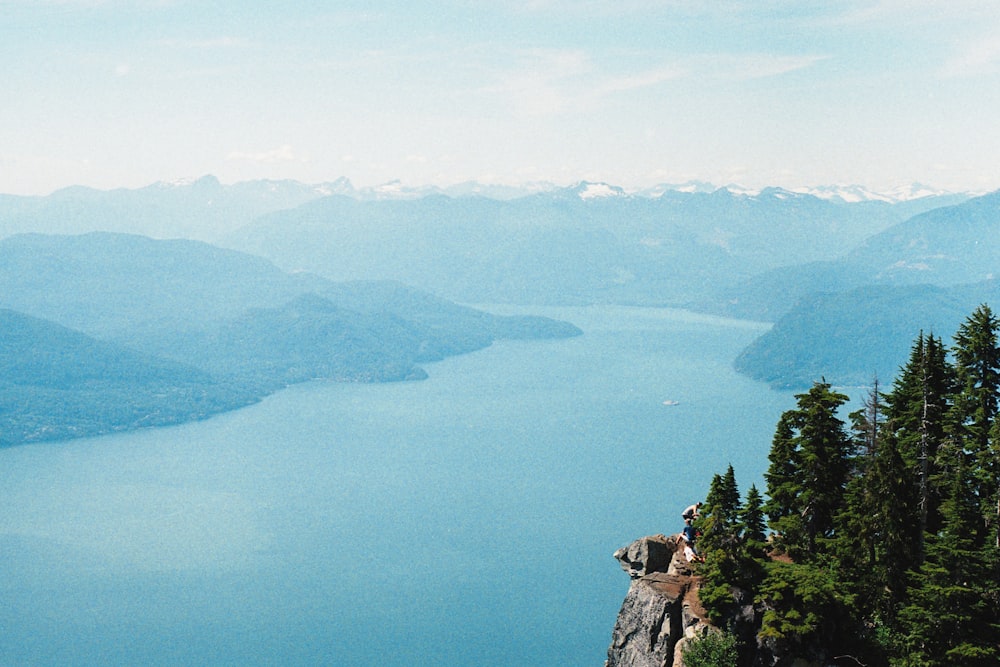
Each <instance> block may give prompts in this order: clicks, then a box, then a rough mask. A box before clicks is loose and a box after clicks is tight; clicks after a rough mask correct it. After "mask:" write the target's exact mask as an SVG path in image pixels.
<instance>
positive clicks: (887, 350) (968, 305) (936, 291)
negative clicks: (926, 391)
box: [727, 192, 1000, 387]
mask: <svg viewBox="0 0 1000 667" xmlns="http://www.w3.org/2000/svg"><path fill="white" fill-rule="evenodd" d="M998 276H1000V192H996V193H991V194H988V195H984V196H982V197H976V198H974V199H970V200H968V201H966V202H963V203H961V204H957V205H955V206H947V207H942V208H939V209H934V210H932V211H927V212H925V213H922V214H920V215H917V216H914V217H912V218H910V219H908V220H906V221H904V222H901V223H899V224H898V225H894V226H892V227H889V228H887V229H885V230H883V231H882V232H880V233H878V234H875V235H873V236H872V237H870V238H868V239H867V240H866V241H865V242H864V243H862V244H861V245H859V246H858V247H857V248H855V249H854V250H853V251H851V252H849V253H847V254H846V255H845V256H843V257H841V258H840V259H838V260H834V261H829V262H822V263H814V264H803V265H798V266H793V267H789V268H787V269H785V270H783V271H772V272H769V273H767V274H763V275H761V276H756V277H755V278H754V279H753V280H752V281H751V283H750V284H749V285H747V286H744V288H743V290H742V292H740V293H739V294H738V296H736V298H734V299H733V300H732V301H731V304H730V307H729V308H728V311H727V312H728V313H729V314H740V315H744V316H746V315H752V314H757V315H765V316H767V317H773V318H774V319H776V320H777V321H776V323H775V325H774V327H773V328H772V329H771V331H770V332H768V333H767V334H765V335H764V336H762V337H761V338H759V339H758V340H757V341H755V342H754V343H753V344H751V345H750V346H749V347H748V348H747V349H746V350H745V351H744V352H743V353H742V355H741V356H740V358H739V359H738V360H737V362H736V364H737V368H738V369H739V370H741V371H742V372H744V373H746V374H748V375H750V376H751V377H754V378H756V379H760V380H764V381H767V382H770V383H772V384H775V385H778V386H791V387H804V386H807V385H808V384H810V383H811V382H812V381H814V380H816V379H817V378H818V377H820V376H821V375H825V376H826V378H827V379H828V380H830V381H832V382H836V383H842V384H847V385H857V384H865V383H868V382H870V381H871V380H872V378H874V377H875V376H878V377H883V378H884V377H892V376H893V375H894V374H895V373H896V371H897V369H898V367H899V366H901V365H902V364H903V363H904V362H905V360H906V354H907V352H908V350H909V345H910V343H911V341H912V340H913V339H914V338H915V337H916V336H917V334H918V333H919V332H920V331H921V330H923V331H924V332H925V333H930V332H933V333H934V334H936V335H938V336H941V337H943V338H944V339H946V340H948V339H950V337H951V335H952V334H953V333H954V331H955V330H956V328H957V326H958V325H959V324H960V322H961V321H962V319H963V318H964V317H965V316H966V315H967V314H968V313H969V312H971V311H972V310H974V309H975V307H976V306H977V305H979V304H980V303H989V304H992V305H993V307H994V308H998V307H1000V287H998V285H1000V283H998V281H997V277H998ZM741 300H742V302H741Z"/></svg>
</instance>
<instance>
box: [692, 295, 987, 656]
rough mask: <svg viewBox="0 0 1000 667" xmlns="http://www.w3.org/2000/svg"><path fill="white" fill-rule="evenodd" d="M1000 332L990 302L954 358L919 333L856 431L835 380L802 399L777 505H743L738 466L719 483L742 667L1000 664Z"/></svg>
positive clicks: (718, 534)
mask: <svg viewBox="0 0 1000 667" xmlns="http://www.w3.org/2000/svg"><path fill="white" fill-rule="evenodd" d="M998 328H1000V320H998V317H997V315H996V314H995V313H994V312H993V311H992V310H991V309H990V308H989V307H988V306H987V305H985V304H984V305H980V306H979V307H978V308H976V309H975V311H974V312H972V314H970V315H969V316H968V317H967V318H966V319H965V320H964V322H963V323H962V324H961V325H960V326H959V328H958V330H957V332H956V333H955V335H954V337H953V339H952V340H951V341H950V345H948V344H946V343H945V342H944V341H942V339H941V338H940V337H937V336H935V335H934V333H933V332H920V333H919V335H917V337H916V339H915V340H914V341H913V344H912V348H911V351H910V355H909V359H908V361H907V362H906V363H905V364H904V365H903V367H901V368H900V369H899V371H898V374H897V375H896V377H895V378H894V379H893V380H892V382H891V385H888V386H884V385H882V384H880V382H879V380H878V379H874V381H873V383H872V387H871V388H870V390H868V392H867V394H866V397H865V399H864V400H863V402H862V405H861V406H860V409H858V410H856V411H854V412H852V413H851V414H850V415H849V416H848V417H847V419H846V420H844V419H841V417H840V416H839V415H840V413H841V412H842V410H841V408H843V407H844V406H845V404H847V403H848V400H849V399H848V397H847V396H846V395H844V394H842V393H839V392H838V391H836V390H835V389H834V388H833V387H832V386H831V385H830V384H829V383H827V382H826V381H825V380H821V381H818V382H815V383H814V384H813V386H812V387H811V388H810V389H809V390H808V391H806V392H804V393H801V394H798V395H797V396H796V401H797V402H796V406H795V408H794V409H791V410H788V411H786V412H785V413H784V414H783V415H782V416H781V418H780V420H779V422H778V424H777V426H776V428H775V433H774V438H773V441H772V445H771V449H770V454H769V457H768V458H769V466H768V468H767V472H766V473H765V475H764V479H765V483H766V490H765V492H764V493H763V494H762V493H761V492H760V490H758V489H757V487H756V486H755V485H753V486H751V487H750V488H749V489H748V490H747V491H746V493H745V494H743V495H742V496H741V494H740V491H739V489H738V486H737V482H736V479H735V476H734V474H733V469H732V466H730V467H729V469H728V470H727V471H726V472H725V473H724V474H717V475H715V476H714V477H713V478H712V482H711V485H710V487H709V489H708V494H707V497H706V499H705V503H704V506H703V508H702V512H701V516H700V517H699V518H698V519H697V521H696V525H697V527H698V528H699V529H700V531H701V533H702V534H701V536H700V537H698V540H697V545H698V550H699V552H700V553H701V555H702V556H703V557H704V558H705V562H704V563H703V564H701V565H700V567H699V572H698V574H700V575H701V576H702V587H701V592H700V594H701V600H702V603H703V604H704V606H705V607H706V609H707V610H708V612H709V615H710V618H711V620H712V621H713V623H715V624H716V625H718V626H719V627H721V628H723V629H724V630H725V632H726V635H725V637H726V640H727V641H730V642H733V641H735V644H736V647H737V649H738V651H739V654H740V664H745V665H751V664H754V662H755V660H756V658H757V655H756V654H757V652H758V651H760V647H762V646H769V647H770V649H771V650H772V651H774V652H782V653H785V652H786V651H788V650H789V649H790V650H791V651H794V653H795V654H798V655H800V656H810V657H812V658H814V659H815V660H817V661H821V664H858V665H868V666H875V665H885V666H892V667H938V666H941V667H943V666H945V665H949V666H954V665H968V666H976V665H983V666H987V665H996V664H998V662H1000V611H998V610H1000V419H998V418H997V409H998V398H1000V349H998V340H997V336H998ZM747 605H752V607H753V608H754V609H755V610H756V612H757V613H755V614H753V617H754V618H755V621H754V622H753V623H751V624H750V626H751V627H747V625H748V624H747V623H746V622H742V623H741V622H740V616H741V615H740V609H741V608H742V609H746V608H747ZM744 616H745V614H744Z"/></svg>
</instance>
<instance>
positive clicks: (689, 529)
mask: <svg viewBox="0 0 1000 667" xmlns="http://www.w3.org/2000/svg"><path fill="white" fill-rule="evenodd" d="M681 535H682V536H683V537H684V541H685V542H687V543H688V544H694V541H695V538H696V537H697V536H698V533H697V532H696V531H695V529H694V526H693V525H692V524H691V519H685V520H684V530H682V531H681Z"/></svg>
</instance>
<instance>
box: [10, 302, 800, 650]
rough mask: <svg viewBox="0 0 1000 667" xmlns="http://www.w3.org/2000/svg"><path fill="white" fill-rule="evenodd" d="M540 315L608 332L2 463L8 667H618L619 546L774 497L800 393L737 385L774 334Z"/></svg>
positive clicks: (294, 395) (592, 314)
mask: <svg viewBox="0 0 1000 667" xmlns="http://www.w3.org/2000/svg"><path fill="white" fill-rule="evenodd" d="M524 312H529V311H524ZM530 312H534V313H541V314H546V315H550V316H553V317H559V318H561V319H567V320H570V321H572V322H574V323H575V324H577V325H578V326H580V327H581V328H582V329H583V330H584V331H585V335H584V336H581V337H578V338H574V339H568V340H559V341H546V342H506V343H501V344H497V345H495V346H493V347H491V348H489V349H486V350H482V351H480V352H476V353H473V354H469V355H464V356H460V357H455V358H451V359H448V360H446V361H443V362H439V363H435V364H431V365H428V366H427V370H428V372H429V373H430V379H429V380H427V381H424V382H413V383H397V384H377V385H353V384H333V383H319V382H317V383H312V384H306V385H299V386H295V387H292V388H290V389H287V390H285V391H282V392H280V393H278V394H275V395H273V396H271V397H269V398H268V399H266V400H264V401H263V402H261V403H260V404H258V405H255V406H251V407H249V408H247V409H244V410H240V411H237V412H233V413H229V414H224V415H221V416H218V417H215V418H213V419H210V420H208V421H205V422H200V423H195V424H188V425H184V426H180V427H175V428H167V429H158V430H150V431H144V432H138V433H131V434H125V435H118V436H109V437H102V438H93V439H87V440H78V441H71V442H64V443H53V444H46V445H33V446H25V447H18V448H14V449H7V450H2V451H0V469H2V470H3V471H4V472H3V475H2V477H0V504H2V505H3V507H4V508H5V509H4V512H3V513H2V514H0V558H2V562H3V563H4V564H5V565H4V576H3V579H2V583H0V587H2V588H0V591H2V592H0V597H2V600H3V604H2V605H0V627H2V628H3V632H2V633H0V663H3V664H32V665H93V664H144V665H156V664H162V665H168V664H169V665H202V664H233V665H236V664H239V665H254V664H259V665H263V664H284V665H314V664H333V665H400V666H402V665H470V664H476V665H556V664H558V665H600V664H602V663H603V660H604V654H605V651H606V649H607V645H608V642H609V641H610V637H611V629H612V626H613V624H614V620H615V616H616V614H617V611H618V607H619V605H620V604H621V601H622V598H623V597H624V594H625V592H626V590H627V587H628V578H627V576H626V575H625V574H624V573H623V572H621V570H620V569H619V567H618V564H617V563H616V562H615V561H614V560H613V558H612V557H611V554H612V552H613V551H614V550H615V549H617V548H618V547H620V546H622V545H624V544H627V543H628V542H630V541H631V540H633V539H635V538H637V537H640V536H642V535H647V534H654V533H659V532H663V533H670V532H675V531H677V530H678V529H679V525H678V524H679V518H678V517H679V513H680V510H681V509H682V508H683V506H685V505H686V504H688V503H689V502H693V501H694V500H697V499H701V498H703V497H704V494H705V492H706V491H707V486H708V483H709V480H710V478H711V476H712V475H713V474H714V473H717V472H724V470H725V467H726V465H727V464H729V463H730V462H731V463H732V464H733V466H734V468H735V470H736V475H737V480H738V482H739V484H740V489H741V491H744V492H745V490H746V489H747V488H748V487H749V485H750V484H751V483H752V482H753V483H757V484H758V486H759V487H760V488H761V489H763V484H762V481H761V475H762V473H763V471H764V469H765V468H766V465H767V460H766V456H767V451H768V448H769V445H770V439H771V436H772V434H773V430H774V425H775V423H776V422H777V419H778V417H779V416H780V413H781V412H782V411H783V410H785V409H788V408H790V407H792V405H793V403H794V399H793V397H792V395H791V393H783V392H774V391H772V390H770V389H768V388H767V387H766V386H765V385H762V384H758V383H754V382H750V381H749V380H746V379H745V378H742V377H740V376H737V375H736V374H735V373H733V371H732V370H731V368H730V363H731V360H732V359H733V358H734V357H735V355H736V354H737V353H738V352H739V350H740V349H742V347H743V346H745V345H746V344H747V343H749V342H750V341H751V340H752V339H753V338H754V337H756V336H757V335H759V334H760V333H761V332H762V331H763V330H764V326H762V325H758V324H755V323H746V322H737V321H732V320H721V319H717V318H711V317H706V316H700V315H693V314H690V313H686V312H683V311H676V310H661V309H634V308H618V307H614V308H610V307H607V308H605V307H601V308H597V307H595V308H582V309H546V310H544V311H542V310H540V309H531V310H530ZM665 401H668V402H673V401H676V402H677V404H676V405H665V404H664V402H665Z"/></svg>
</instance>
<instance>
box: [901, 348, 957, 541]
mask: <svg viewBox="0 0 1000 667" xmlns="http://www.w3.org/2000/svg"><path fill="white" fill-rule="evenodd" d="M953 391H954V370H953V368H952V367H951V365H950V364H949V363H948V362H947V359H946V350H945V348H944V345H943V344H942V342H941V340H940V339H939V338H935V337H934V336H933V334H931V335H926V336H925V335H924V333H923V332H921V333H920V335H919V336H918V337H917V339H916V340H915V341H914V343H913V346H912V348H911V352H910V358H909V361H908V362H907V364H906V365H905V366H904V367H903V368H902V369H901V371H900V374H899V376H898V377H897V378H896V381H895V382H894V384H893V389H892V391H891V392H890V393H889V394H887V395H886V396H885V399H886V407H885V414H886V429H885V430H886V432H887V433H888V434H891V435H892V437H894V438H895V440H896V443H897V448H898V451H899V454H900V456H902V458H903V461H904V464H905V465H906V466H907V469H908V470H910V471H912V473H911V474H912V477H913V479H914V483H915V484H916V486H917V494H918V498H919V507H920V513H919V515H918V518H919V521H918V525H919V527H918V528H917V529H916V533H917V536H918V538H917V539H918V545H917V546H918V551H917V558H918V559H919V558H921V557H922V556H921V553H922V550H923V542H922V540H923V535H924V533H936V532H937V531H938V530H939V529H940V526H941V518H940V515H939V513H938V507H939V506H940V504H941V492H940V489H939V488H938V485H937V484H936V482H935V480H936V479H937V477H938V468H937V464H936V459H937V453H938V449H939V448H940V446H941V444H942V442H943V441H944V439H945V419H944V415H945V413H946V412H947V411H948V410H949V407H950V404H951V399H950V395H951V394H952V393H953Z"/></svg>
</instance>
